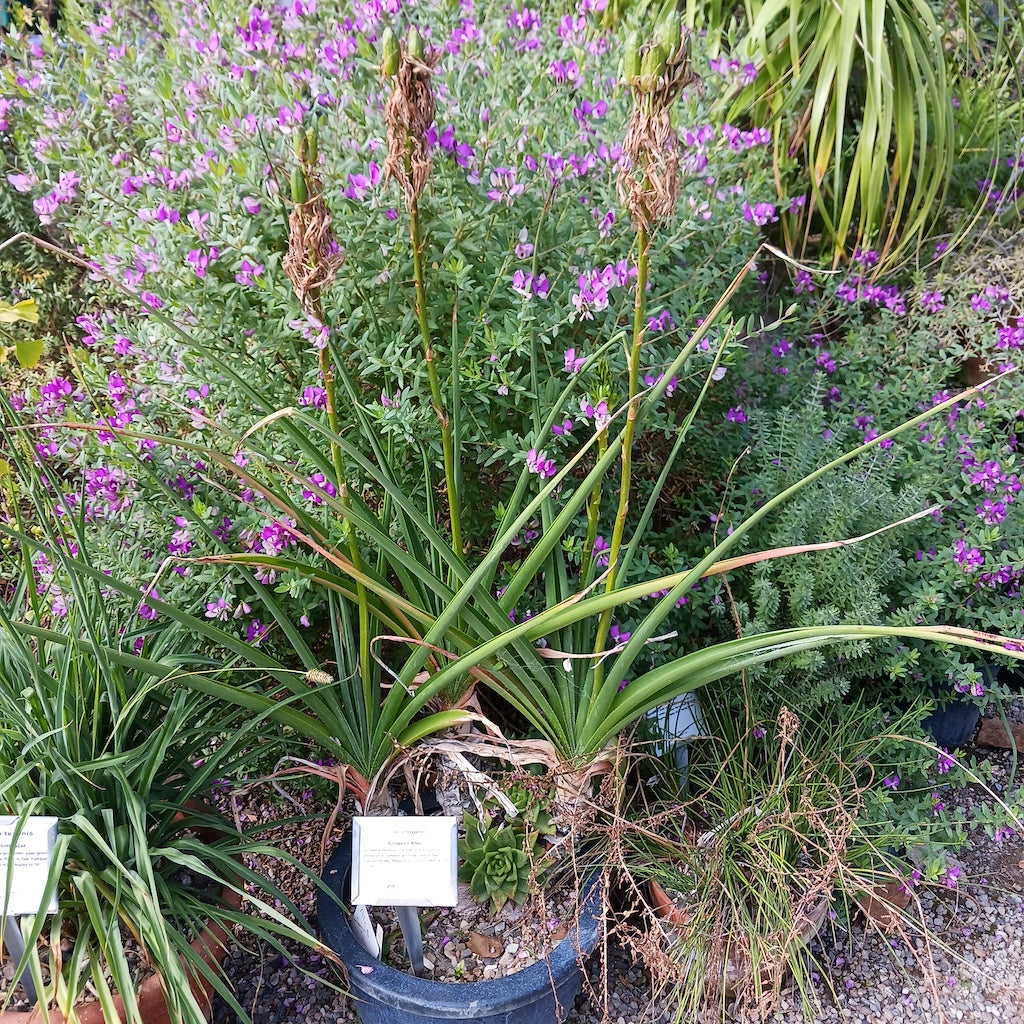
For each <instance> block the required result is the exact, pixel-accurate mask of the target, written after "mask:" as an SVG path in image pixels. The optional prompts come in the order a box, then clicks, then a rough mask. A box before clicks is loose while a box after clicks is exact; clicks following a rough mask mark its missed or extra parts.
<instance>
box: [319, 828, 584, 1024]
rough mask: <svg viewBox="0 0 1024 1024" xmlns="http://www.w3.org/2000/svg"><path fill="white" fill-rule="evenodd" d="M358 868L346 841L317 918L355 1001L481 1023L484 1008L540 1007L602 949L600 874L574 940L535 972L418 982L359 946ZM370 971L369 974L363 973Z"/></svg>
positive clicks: (334, 859)
mask: <svg viewBox="0 0 1024 1024" xmlns="http://www.w3.org/2000/svg"><path fill="white" fill-rule="evenodd" d="M351 863H352V842H351V837H350V836H346V837H345V838H344V839H343V840H342V841H341V843H339V845H338V848H337V849H336V850H335V852H334V853H333V854H332V855H331V857H330V859H329V860H328V862H327V865H326V866H325V867H324V871H323V875H322V876H321V880H322V882H323V888H321V889H320V891H319V892H318V893H317V917H318V920H319V925H320V932H321V935H322V936H323V938H324V941H325V943H326V944H327V945H328V946H329V947H330V948H331V949H332V950H334V952H335V953H336V954H337V955H338V956H339V958H340V959H341V961H342V963H343V964H344V967H345V969H346V971H347V973H348V976H349V985H350V987H351V990H352V994H353V996H354V997H355V998H357V999H358V998H360V997H361V996H362V997H371V998H373V999H375V1000H377V1001H378V1002H380V1003H383V1004H385V1005H388V1006H392V1007H397V1008H401V1007H404V1006H406V1005H419V1006H429V1007H430V1009H431V1011H432V1013H433V1014H434V1015H435V1016H439V1015H445V1016H450V1017H454V1018H455V1019H466V1018H476V1017H478V1016H479V1015H480V1011H481V1009H482V1007H483V1006H486V1005H488V1004H491V1005H493V1004H496V1003H501V1004H503V1005H506V1006H508V1007H509V1008H515V1007H517V1006H522V1005H526V1004H528V1003H531V1002H535V1001H536V999H537V997H538V994H539V993H541V992H545V993H547V992H551V991H552V990H553V989H555V988H556V987H557V983H558V979H559V978H561V977H562V976H568V975H569V974H570V973H571V971H572V969H573V968H576V967H578V966H579V964H580V962H581V960H582V958H583V957H584V956H586V955H589V954H590V953H591V952H592V951H593V950H594V948H595V947H596V946H597V940H598V937H599V934H600V930H601V923H602V919H603V914H602V908H603V901H604V885H603V884H602V883H603V873H602V871H601V870H595V871H594V872H593V873H592V874H590V875H588V876H587V877H586V878H585V879H584V880H583V883H582V891H581V896H580V901H579V913H578V914H577V916H576V920H575V922H574V923H573V926H572V928H571V929H570V930H569V934H568V935H567V936H566V937H565V938H564V939H562V940H561V941H560V942H558V943H557V944H556V945H555V947H554V948H553V949H552V950H551V952H550V953H549V954H548V955H547V956H546V957H544V958H542V959H541V960H538V961H537V962H536V963H534V964H531V965H530V966H529V967H524V968H523V969H522V970H521V971H517V972H516V973H515V974H510V975H506V976H505V977H502V978H488V979H483V980H481V981H466V982H445V981H435V980H433V979H430V978H418V977H416V976H415V975H413V974H408V973H406V972H404V971H398V970H396V969H395V968H393V967H389V966H388V965H387V964H385V963H383V962H382V961H380V960H378V959H376V958H375V957H372V956H370V954H369V953H367V952H366V951H365V950H364V949H363V947H362V946H361V945H359V943H358V942H357V941H356V938H355V936H354V935H353V933H352V929H351V928H350V927H349V924H348V915H347V914H346V913H344V911H343V909H342V908H343V907H345V906H347V904H348V900H347V898H346V896H347V893H346V888H347V882H348V877H349V872H350V869H351ZM363 966H368V967H370V968H371V971H370V972H369V973H363V972H362V971H361V970H360V969H359V968H360V967H363Z"/></svg>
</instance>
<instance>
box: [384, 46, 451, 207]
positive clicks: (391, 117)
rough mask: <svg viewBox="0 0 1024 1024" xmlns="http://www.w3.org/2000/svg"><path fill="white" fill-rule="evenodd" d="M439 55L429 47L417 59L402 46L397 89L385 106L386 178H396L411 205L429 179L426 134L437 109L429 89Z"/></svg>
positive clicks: (429, 163) (421, 193)
mask: <svg viewBox="0 0 1024 1024" xmlns="http://www.w3.org/2000/svg"><path fill="white" fill-rule="evenodd" d="M440 58H441V54H440V51H437V50H434V49H432V48H431V47H427V48H426V50H425V52H424V54H423V57H422V58H419V57H414V56H413V55H412V54H410V53H409V50H408V48H407V47H406V46H405V45H404V44H403V45H402V51H401V60H400V62H399V66H398V74H397V75H396V76H395V84H394V88H393V89H392V90H391V95H390V96H389V97H388V99H387V102H386V103H385V104H384V121H385V124H386V125H387V147H388V155H387V159H386V160H385V161H384V177H385V180H386V179H388V178H394V179H395V180H396V181H397V182H398V183H399V184H400V185H401V186H402V191H403V192H404V193H405V199H406V202H407V203H408V204H410V205H412V204H413V203H414V202H415V201H416V200H417V199H419V197H420V196H421V195H423V190H424V189H425V188H426V187H427V181H428V179H429V178H430V168H431V160H430V150H429V149H428V148H427V131H428V130H429V129H430V126H431V125H432V124H433V123H434V115H435V113H436V110H437V108H436V106H435V103H434V94H433V92H432V91H431V88H430V76H431V75H432V74H433V70H434V68H435V67H436V66H437V62H438V61H439V60H440Z"/></svg>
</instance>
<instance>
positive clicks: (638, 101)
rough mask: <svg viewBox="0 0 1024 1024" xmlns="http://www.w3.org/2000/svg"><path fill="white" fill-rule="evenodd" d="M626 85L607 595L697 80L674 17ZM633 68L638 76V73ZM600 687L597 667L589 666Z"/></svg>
mask: <svg viewBox="0 0 1024 1024" xmlns="http://www.w3.org/2000/svg"><path fill="white" fill-rule="evenodd" d="M624 67H625V70H626V81H627V84H628V85H629V87H630V89H631V90H632V93H633V110H632V112H631V114H630V118H629V124H628V126H627V128H626V138H625V141H624V143H623V153H624V155H625V157H626V160H625V162H624V164H623V169H622V171H621V172H620V174H619V181H618V185H619V197H620V199H621V200H622V202H623V204H624V205H625V206H626V208H627V209H628V210H629V213H630V216H631V217H632V220H633V226H634V227H635V228H636V249H637V257H636V270H637V273H636V295H635V299H634V303H633V342H632V345H631V346H630V350H629V357H628V360H629V361H628V368H627V372H628V379H629V394H628V397H627V402H626V424H625V427H624V428H623V433H622V456H621V459H622V470H621V476H620V480H619V504H618V508H617V510H616V513H615V523H614V525H613V527H612V538H611V545H610V548H609V552H608V574H607V577H606V579H605V591H606V593H609V594H610V593H612V592H613V591H614V590H615V584H616V579H617V577H618V558H619V552H620V550H621V548H622V535H623V531H624V530H625V526H626V514H627V512H628V511H629V492H630V487H631V484H632V472H633V440H634V437H635V434H636V418H637V413H638V409H639V401H640V394H639V383H640V351H641V349H642V347H643V338H644V330H645V327H646V318H645V308H646V293H647V283H648V281H649V280H650V255H651V238H652V233H653V229H654V227H655V226H657V225H658V224H662V223H664V222H666V221H667V220H668V219H669V218H670V217H671V216H672V214H673V213H674V212H675V208H676V203H677V202H678V200H679V139H678V136H677V133H676V129H675V125H674V124H673V123H672V114H671V105H672V101H673V100H674V99H675V98H676V96H677V95H678V94H679V92H680V90H681V89H683V88H684V87H685V86H686V85H689V84H690V83H692V82H694V81H695V80H696V79H695V77H694V75H693V73H692V71H691V68H690V51H689V45H688V40H687V37H686V32H685V30H684V29H683V27H682V24H681V22H680V21H679V17H678V15H677V14H675V12H673V13H672V14H671V15H669V16H668V17H666V18H665V19H663V20H662V22H661V23H660V24H659V25H658V26H657V28H656V29H655V37H654V39H653V40H652V41H651V42H650V43H649V44H648V45H647V48H646V50H645V51H644V52H642V54H641V52H640V51H639V49H638V41H637V38H636V37H635V36H630V38H629V40H628V41H627V50H626V58H625V61H624ZM637 67H639V74H637V73H636V69H637ZM611 621H612V610H611V609H608V610H607V611H605V612H604V614H603V615H602V616H601V620H600V622H599V624H598V629H597V638H596V640H595V643H594V653H595V654H600V653H601V652H602V651H603V650H604V649H605V643H606V642H607V638H608V630H609V628H610V627H611ZM595 673H596V677H597V681H598V683H600V680H601V678H602V668H601V666H600V664H598V666H597V667H596V668H595Z"/></svg>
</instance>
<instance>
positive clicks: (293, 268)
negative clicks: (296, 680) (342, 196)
mask: <svg viewBox="0 0 1024 1024" xmlns="http://www.w3.org/2000/svg"><path fill="white" fill-rule="evenodd" d="M318 146H319V141H318V138H317V130H316V127H315V126H314V127H312V128H309V129H306V130H305V131H302V130H299V131H297V132H296V135H295V155H296V157H297V158H298V161H299V163H298V164H297V166H296V167H295V169H294V170H293V171H292V179H291V192H292V203H293V204H294V205H293V206H292V212H291V214H290V215H289V218H288V252H287V253H286V254H285V257H284V260H283V261H282V267H283V269H284V272H285V274H286V275H287V276H288V280H289V281H291V283H292V287H293V288H294V289H295V294H296V296H297V297H298V300H299V305H300V306H301V307H302V309H303V312H305V313H306V315H307V316H309V317H312V318H314V319H315V320H316V321H317V322H318V323H320V324H323V323H325V319H324V309H323V302H322V299H321V296H322V294H323V289H324V288H325V287H326V286H327V285H329V284H330V283H331V281H333V280H334V276H335V274H336V273H337V271H338V268H339V267H340V266H341V264H342V262H343V261H344V259H345V254H344V251H343V250H342V249H341V247H340V246H339V245H338V242H337V240H336V239H335V237H334V232H333V230H332V229H331V212H330V210H329V209H328V208H327V204H326V203H325V202H324V198H323V191H324V189H323V182H322V181H321V179H320V175H319V172H318V170H317V159H318ZM317 359H318V362H319V369H320V377H321V379H322V380H323V382H324V393H325V396H326V406H327V422H328V423H329V424H330V428H331V432H332V433H333V434H334V435H337V434H338V433H339V432H340V429H341V421H340V419H339V418H338V405H337V389H336V388H335V381H334V369H333V367H332V366H331V360H330V356H329V354H328V351H327V348H326V346H324V347H322V348H320V349H319V351H318V354H317ZM330 449H331V463H332V464H333V466H334V475H335V478H336V479H337V481H338V497H339V501H340V503H341V507H342V510H343V520H342V528H343V530H344V532H345V538H346V540H347V542H348V549H349V555H350V557H351V559H352V565H353V567H354V568H355V569H356V571H361V570H362V561H361V557H360V554H359V542H358V540H357V538H356V533H355V529H354V528H353V526H352V520H351V519H350V518H349V517H348V515H345V514H344V513H346V512H348V511H349V510H350V509H351V500H350V497H349V493H348V485H347V483H346V479H347V478H346V475H345V465H344V462H343V459H342V455H341V448H340V447H339V446H338V444H337V442H336V441H334V440H331V442H330ZM356 603H357V606H358V610H359V668H360V674H361V676H362V681H363V688H364V694H365V697H366V699H367V700H369V699H370V697H371V692H370V690H371V684H370V665H371V662H370V639H371V632H370V613H369V605H368V602H367V596H366V589H365V587H364V586H363V584H362V583H359V584H357V587H356Z"/></svg>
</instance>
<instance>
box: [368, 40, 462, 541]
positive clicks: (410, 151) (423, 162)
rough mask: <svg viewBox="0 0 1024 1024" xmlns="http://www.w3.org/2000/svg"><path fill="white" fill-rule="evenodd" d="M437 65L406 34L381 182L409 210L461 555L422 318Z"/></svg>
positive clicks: (451, 459) (390, 48)
mask: <svg viewBox="0 0 1024 1024" xmlns="http://www.w3.org/2000/svg"><path fill="white" fill-rule="evenodd" d="M384 44H385V45H384V50H385V52H384V55H383V57H384V59H383V63H382V69H383V71H384V74H385V77H391V76H392V72H391V71H390V70H389V69H391V68H395V67H396V58H395V41H394V35H393V33H392V36H391V37H385V39H384ZM438 60H440V53H438V52H437V51H435V50H434V49H433V48H432V47H427V46H426V45H425V44H424V42H423V37H422V36H421V35H420V34H419V32H418V31H417V29H416V27H415V26H413V27H412V28H411V29H410V30H409V34H408V36H407V37H406V40H405V42H404V44H401V45H400V46H399V48H398V57H397V71H396V72H395V73H393V77H394V85H393V87H392V90H391V94H390V95H389V96H388V99H387V102H386V103H385V105H384V120H385V122H386V124H387V148H388V155H387V159H386V160H385V161H384V177H385V178H394V179H395V180H396V181H397V182H398V183H399V185H401V187H402V192H403V193H404V195H405V205H406V208H407V209H408V211H409V241H410V245H411V247H412V262H413V277H414V279H415V285H416V320H417V323H418V324H419V330H420V339H421V340H422V343H423V358H424V360H425V361H426V364H427V380H428V381H429V384H430V401H431V404H432V405H433V407H434V413H435V414H436V416H437V420H438V423H439V424H440V425H441V452H442V458H443V461H444V478H445V491H446V493H447V495H448V517H449V522H450V525H451V531H452V547H453V549H454V550H455V551H456V553H457V554H459V555H460V556H461V555H462V553H463V549H462V524H461V515H460V511H459V498H458V490H457V482H458V473H457V469H456V462H455V442H454V439H453V437H452V427H451V420H450V418H449V415H448V409H447V405H446V403H445V400H444V395H443V393H442V391H441V381H440V377H439V376H438V372H437V359H436V358H435V355H434V345H433V342H432V341H431V337H430V321H429V318H428V316H427V286H426V275H425V273H424V269H423V230H422V227H421V224H420V211H419V199H420V196H421V195H423V190H424V189H425V188H426V187H427V181H428V180H429V178H430V171H431V167H432V162H431V159H430V150H429V148H428V147H427V132H428V131H429V129H430V127H431V125H433V123H434V116H435V113H436V109H437V108H436V105H435V103H434V95H433V92H432V91H431V88H430V77H431V75H432V74H433V70H434V67H435V66H436V65H437V62H438Z"/></svg>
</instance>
